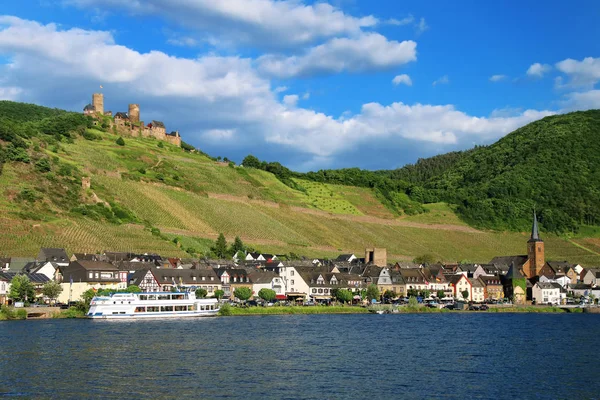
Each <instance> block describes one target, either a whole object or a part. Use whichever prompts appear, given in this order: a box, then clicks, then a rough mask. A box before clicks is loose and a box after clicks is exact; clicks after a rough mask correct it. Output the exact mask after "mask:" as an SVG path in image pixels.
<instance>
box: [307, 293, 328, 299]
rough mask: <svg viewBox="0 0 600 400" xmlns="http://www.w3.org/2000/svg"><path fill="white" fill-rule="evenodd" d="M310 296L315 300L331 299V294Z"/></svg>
mask: <svg viewBox="0 0 600 400" xmlns="http://www.w3.org/2000/svg"><path fill="white" fill-rule="evenodd" d="M310 297H312V298H313V299H315V300H329V299H331V296H318V295H314V294H313V295H311V296H310Z"/></svg>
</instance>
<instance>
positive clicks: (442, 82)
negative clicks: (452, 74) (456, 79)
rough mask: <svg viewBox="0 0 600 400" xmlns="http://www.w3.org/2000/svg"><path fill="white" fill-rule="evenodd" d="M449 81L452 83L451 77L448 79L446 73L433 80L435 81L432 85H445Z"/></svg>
mask: <svg viewBox="0 0 600 400" xmlns="http://www.w3.org/2000/svg"><path fill="white" fill-rule="evenodd" d="M447 83H450V79H448V75H444V76H442V77H441V78H440V79H436V80H435V81H433V83H432V84H431V85H433V86H437V85H445V84H447Z"/></svg>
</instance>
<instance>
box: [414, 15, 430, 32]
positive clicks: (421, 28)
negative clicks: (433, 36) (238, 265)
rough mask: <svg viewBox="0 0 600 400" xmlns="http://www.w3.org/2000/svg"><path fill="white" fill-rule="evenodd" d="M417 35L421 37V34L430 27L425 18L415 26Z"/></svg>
mask: <svg viewBox="0 0 600 400" xmlns="http://www.w3.org/2000/svg"><path fill="white" fill-rule="evenodd" d="M415 29H416V32H417V35H420V34H421V33H423V32H425V31H426V30H428V29H429V25H427V23H426V22H425V18H421V19H420V20H419V23H418V24H417V25H416V26H415Z"/></svg>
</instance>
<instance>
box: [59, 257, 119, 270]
mask: <svg viewBox="0 0 600 400" xmlns="http://www.w3.org/2000/svg"><path fill="white" fill-rule="evenodd" d="M69 268H83V269H85V270H87V271H118V270H119V268H117V267H116V266H115V265H113V264H111V263H107V262H105V261H88V260H81V261H80V260H77V261H71V263H69Z"/></svg>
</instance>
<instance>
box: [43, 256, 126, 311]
mask: <svg viewBox="0 0 600 400" xmlns="http://www.w3.org/2000/svg"><path fill="white" fill-rule="evenodd" d="M55 280H56V281H57V282H60V283H61V286H62V288H63V291H62V293H61V294H60V296H59V297H58V301H59V302H61V303H67V302H68V301H76V300H79V299H80V298H81V295H82V294H83V293H84V292H85V291H87V290H89V289H94V290H98V289H124V288H126V287H127V277H126V276H125V282H123V277H122V276H121V275H120V273H119V269H118V268H117V267H116V266H115V265H113V264H110V263H107V262H104V261H85V260H83V261H71V262H70V263H69V264H68V265H66V266H59V268H58V270H57V271H56V276H55Z"/></svg>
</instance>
